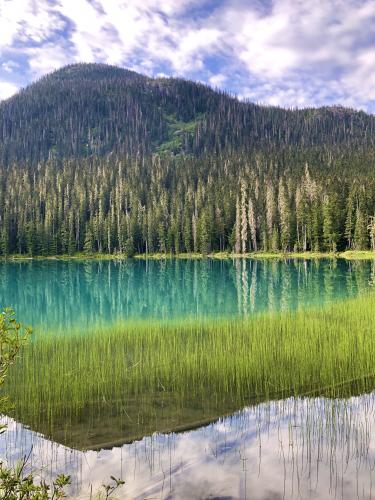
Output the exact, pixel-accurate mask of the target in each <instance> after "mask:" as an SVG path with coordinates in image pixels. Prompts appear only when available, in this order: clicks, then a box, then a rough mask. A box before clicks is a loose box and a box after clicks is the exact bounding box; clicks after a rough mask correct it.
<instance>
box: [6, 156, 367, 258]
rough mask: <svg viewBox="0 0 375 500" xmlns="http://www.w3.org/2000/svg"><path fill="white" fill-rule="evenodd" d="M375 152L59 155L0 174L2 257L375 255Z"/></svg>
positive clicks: (15, 167)
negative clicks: (365, 252) (264, 253)
mask: <svg viewBox="0 0 375 500" xmlns="http://www.w3.org/2000/svg"><path fill="white" fill-rule="evenodd" d="M374 161H375V159H374V153H373V152H371V151H369V150H364V151H362V152H361V151H360V150H356V151H355V152H353V151H352V149H351V148H348V149H347V150H344V149H343V148H340V149H338V150H335V149H334V148H329V149H327V150H326V149H322V148H316V149H315V148H310V149H298V150H297V149H296V148H281V149H280V148H278V149H277V150H273V148H270V149H269V150H268V151H267V150H262V151H253V152H252V153H250V152H249V153H248V154H241V153H238V154H226V155H221V154H216V155H213V154H210V155H202V156H199V157H194V156H188V155H181V156H171V155H158V154H156V155H149V156H138V157H131V156H116V155H114V154H111V155H108V156H106V157H102V158H100V157H90V158H83V159H74V160H73V159H72V160H58V159H53V158H52V159H50V160H48V161H46V162H41V163H39V164H38V165H37V166H34V165H32V164H29V165H27V164H18V163H15V164H12V165H10V166H1V167H0V253H1V255H2V256H7V255H10V254H22V255H30V256H33V255H46V256H48V255H59V254H74V253H76V252H86V253H88V254H89V253H93V252H104V253H109V254H115V253H119V254H125V255H127V256H132V255H134V254H135V253H140V254H142V253H154V252H158V253H159V252H160V253H172V254H179V253H182V252H187V253H191V252H199V253H202V254H208V253H210V252H218V251H229V252H234V253H247V252H252V251H272V252H278V251H283V252H288V251H329V252H335V251H343V250H346V249H358V250H365V249H372V250H374V251H375V176H374V172H375V170H374Z"/></svg>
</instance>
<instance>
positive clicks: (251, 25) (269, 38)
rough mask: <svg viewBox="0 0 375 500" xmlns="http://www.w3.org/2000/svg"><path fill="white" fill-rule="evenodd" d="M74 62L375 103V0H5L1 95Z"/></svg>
mask: <svg viewBox="0 0 375 500" xmlns="http://www.w3.org/2000/svg"><path fill="white" fill-rule="evenodd" d="M78 62H100V63H108V64H114V65H117V66H121V67H124V68H129V69H132V70H135V71H138V72H140V73H143V74H147V75H149V76H154V77H157V76H178V77H183V78H188V79H192V80H199V81H201V82H205V83H208V84H209V85H211V86H213V87H215V88H220V89H225V90H227V91H229V92H231V93H233V94H236V95H237V96H238V97H239V98H240V99H248V100H251V101H253V102H258V103H262V104H271V105H279V106H282V107H288V108H296V107H299V108H301V107H308V106H321V105H333V104H340V105H343V106H349V107H353V108H358V109H364V110H366V111H368V112H370V113H375V0H0V100H1V99H5V98H7V97H10V96H11V95H13V94H14V93H15V92H17V90H18V89H19V88H21V87H24V86H26V85H28V84H29V83H31V82H33V81H35V80H37V79H38V78H40V77H41V76H42V75H44V74H46V73H48V72H50V71H53V70H55V69H58V68H60V67H62V66H65V65H66V64H73V63H78Z"/></svg>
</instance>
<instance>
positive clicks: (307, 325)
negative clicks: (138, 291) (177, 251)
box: [6, 294, 375, 448]
mask: <svg viewBox="0 0 375 500" xmlns="http://www.w3.org/2000/svg"><path fill="white" fill-rule="evenodd" d="M374 379H375V295H374V294H368V295H366V296H363V297H359V298H356V299H352V300H347V301H342V302H336V303H332V304H330V305H326V306H324V307H315V308H310V309H305V310H298V311H290V312H278V313H276V312H275V313H260V314H256V315H254V316H253V317H251V318H247V319H232V320H230V319H220V318H218V319H216V320H212V319H207V320H204V319H201V320H193V319H188V320H170V321H163V322H161V321H160V322H159V321H147V320H143V321H129V322H123V323H118V324H115V325H112V326H110V327H107V328H106V327H98V328H92V329H90V331H71V332H67V333H66V334H65V335H64V336H61V335H59V336H58V337H57V336H56V335H54V334H53V332H50V333H43V334H39V335H36V337H35V338H34V339H33V342H32V343H31V345H30V346H29V347H28V349H27V351H26V352H25V354H24V356H23V358H22V359H21V360H19V362H18V363H17V366H16V367H15V369H14V370H13V371H12V374H11V377H9V380H8V382H7V387H6V390H7V391H8V393H9V394H11V396H12V399H13V401H14V402H15V403H16V414H15V416H16V418H17V419H18V420H20V421H21V422H23V423H25V424H27V425H30V426H31V427H32V428H33V429H35V430H39V431H40V432H43V433H44V434H47V435H48V436H51V437H53V438H54V439H55V440H57V441H60V442H64V443H65V444H69V445H71V446H77V447H91V448H94V447H96V446H98V445H99V444H100V445H103V444H104V443H107V442H108V443H112V442H117V441H126V440H131V439H133V438H136V437H139V436H142V435H144V434H146V433H150V432H153V431H155V430H159V431H166V430H175V429H179V428H183V427H184V426H187V427H189V426H193V425H198V424H200V423H202V422H204V421H205V420H209V419H212V418H215V417H216V416H219V415H221V414H225V413H229V412H232V411H234V410H236V409H238V408H240V407H242V406H244V405H247V404H250V403H256V402H260V401H267V400H271V399H283V398H286V397H289V396H297V395H298V396H301V395H302V396H303V395H326V396H332V397H336V396H338V395H340V396H349V395H353V394H360V393H363V392H367V391H370V390H371V389H372V388H373V386H374Z"/></svg>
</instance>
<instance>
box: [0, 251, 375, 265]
mask: <svg viewBox="0 0 375 500" xmlns="http://www.w3.org/2000/svg"><path fill="white" fill-rule="evenodd" d="M127 258H128V257H126V255H125V254H120V253H116V254H106V253H90V254H89V253H84V252H79V253H75V254H72V255H68V254H64V255H54V256H43V255H37V256H28V255H19V254H15V255H9V256H7V257H0V261H11V262H12V261H30V260H38V261H44V260H62V261H69V260H124V259H127ZM133 258H134V259H138V260H146V259H152V260H166V259H185V260H186V259H207V258H208V259H218V260H228V259H229V260H230V259H346V260H375V252H373V251H370V250H347V251H345V252H336V253H333V252H250V253H246V254H236V253H230V252H215V253H210V254H207V255H203V254H200V253H180V254H172V253H149V254H136V255H134V257H133Z"/></svg>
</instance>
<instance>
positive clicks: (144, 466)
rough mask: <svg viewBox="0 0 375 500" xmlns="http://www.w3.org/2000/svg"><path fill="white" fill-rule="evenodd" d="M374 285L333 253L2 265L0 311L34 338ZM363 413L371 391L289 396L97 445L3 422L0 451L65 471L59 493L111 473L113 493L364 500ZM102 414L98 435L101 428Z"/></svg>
mask: <svg viewBox="0 0 375 500" xmlns="http://www.w3.org/2000/svg"><path fill="white" fill-rule="evenodd" d="M374 283H375V263H374V262H347V261H344V260H338V261H331V260H318V261H303V260H290V261H268V260H264V261H261V260H236V261H231V260H225V261H217V260H205V261H200V260H196V261H195V260H194V261H193V260H192V261H185V260H179V261H178V260H175V261H174V260H167V261H148V262H146V261H137V260H129V261H116V262H108V261H102V262H99V261H97V262H96V261H81V262H62V261H45V262H44V261H43V262H42V261H30V262H28V261H27V262H16V263H5V262H2V263H0V306H1V307H4V306H12V307H13V308H14V309H15V310H16V313H17V317H18V318H19V319H20V320H21V321H22V322H24V323H26V324H28V325H32V326H33V327H34V328H35V329H37V331H38V330H39V331H41V333H43V330H45V329H48V330H49V331H56V333H58V334H59V335H61V334H64V332H65V331H67V329H69V328H76V327H78V328H80V329H82V331H85V330H84V327H85V326H88V327H89V326H91V325H96V324H98V323H101V322H102V323H103V324H108V323H110V322H117V321H119V320H126V319H127V318H132V319H150V318H158V319H164V318H165V319H169V318H183V317H202V316H206V317H217V316H230V317H233V316H247V315H251V314H254V313H256V312H258V311H267V310H285V309H299V308H304V307H307V306H309V305H315V304H324V303H327V302H331V301H334V300H339V299H345V298H349V297H354V296H356V295H359V294H361V293H365V292H366V291H367V290H369V289H370V288H371V287H373V285H374ZM88 331H90V329H89V328H88ZM56 348H58V338H57V339H56ZM374 408H375V395H374V394H367V395H361V396H356V397H353V398H351V399H348V400H343V399H335V400H329V399H324V398H315V399H314V398H304V399H299V398H297V399H294V398H290V399H287V400H284V401H274V402H268V403H262V404H258V405H254V406H248V407H246V408H242V409H241V408H238V411H237V412H236V413H234V414H232V415H231V416H227V417H223V418H219V419H218V420H217V421H214V422H212V423H210V424H208V425H207V424H205V425H201V427H199V428H197V429H194V430H189V431H185V432H179V433H173V432H172V433H169V434H160V433H159V434H154V435H152V436H144V437H143V438H142V439H141V440H139V441H134V442H132V443H128V444H123V445H120V444H119V445H118V446H114V447H112V446H111V447H110V449H101V450H99V451H94V449H92V450H88V451H78V450H74V449H71V448H69V447H66V446H63V445H62V444H61V442H62V441H61V442H60V443H58V442H53V441H51V440H49V439H47V437H46V436H42V435H41V434H38V432H36V431H37V430H38V429H37V428H35V429H29V428H26V427H25V426H24V425H22V417H20V418H19V422H16V421H14V420H12V419H6V420H7V423H8V428H7V431H6V432H5V433H4V434H2V435H0V458H5V459H6V460H7V461H8V462H9V463H11V464H14V463H15V462H16V461H17V460H18V459H20V458H22V457H23V456H25V455H28V454H29V453H31V454H30V462H29V466H30V467H31V468H32V469H33V470H34V471H36V472H37V474H38V476H39V475H40V474H41V476H42V477H44V478H45V479H46V480H49V479H51V478H53V477H56V475H57V474H58V473H61V472H64V473H67V474H70V475H71V476H72V480H73V484H72V487H71V489H70V490H69V497H70V498H76V497H77V498H78V497H79V498H90V493H91V491H94V492H95V491H96V490H97V489H98V488H100V486H101V485H102V484H103V483H104V482H108V481H109V477H110V476H111V475H113V476H116V477H122V478H123V479H124V480H125V481H126V484H125V487H124V488H123V490H122V491H121V492H120V493H119V495H118V496H119V498H139V499H141V498H142V499H143V498H160V499H162V498H175V499H180V498H181V499H193V500H194V499H198V498H199V499H203V498H228V499H229V498H238V499H243V498H249V499H250V498H251V499H264V498H274V499H279V498H280V499H281V498H283V499H284V498H317V499H322V500H323V499H327V498H345V499H352V498H366V499H367V498H372V496H374V492H373V483H374V477H373V475H374V463H375V432H374V425H375V411H374ZM234 409H236V408H231V409H229V408H227V411H233V410H234ZM113 411H114V414H115V410H113ZM104 415H105V414H104V413H103V422H102V424H103V432H104V431H107V430H108V429H107V427H108V426H110V421H106V420H105V417H104ZM81 425H85V422H84V421H82V422H81ZM64 428H65V426H64ZM62 430H64V429H62ZM77 432H78V431H77ZM123 442H124V441H121V443H123Z"/></svg>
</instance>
